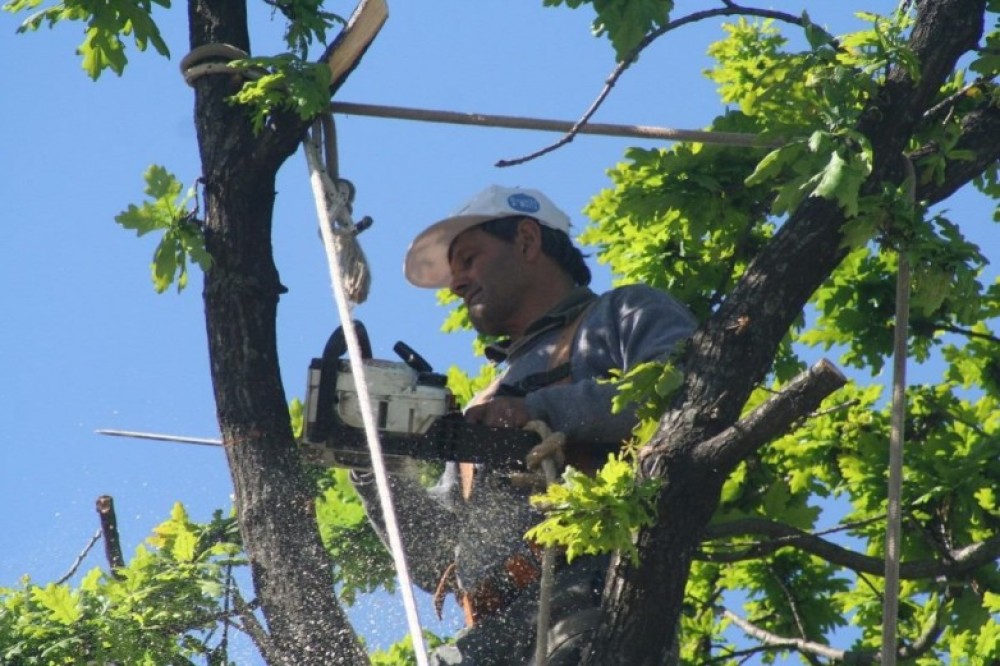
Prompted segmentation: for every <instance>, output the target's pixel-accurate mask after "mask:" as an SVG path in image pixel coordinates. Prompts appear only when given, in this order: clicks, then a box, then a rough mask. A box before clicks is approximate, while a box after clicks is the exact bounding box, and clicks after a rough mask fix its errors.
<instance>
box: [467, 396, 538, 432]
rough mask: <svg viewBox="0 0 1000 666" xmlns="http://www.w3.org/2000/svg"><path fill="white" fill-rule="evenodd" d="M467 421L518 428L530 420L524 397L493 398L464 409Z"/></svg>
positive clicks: (495, 426) (497, 426) (494, 426)
mask: <svg viewBox="0 0 1000 666" xmlns="http://www.w3.org/2000/svg"><path fill="white" fill-rule="evenodd" d="M465 420H466V421H468V422H469V423H482V424H483V425H487V426H491V427H493V428H520V427H521V426H523V425H524V424H525V423H527V422H528V421H530V420H531V417H530V416H528V409H527V408H526V407H525V406H524V398H510V397H500V398H493V399H491V400H488V401H487V402H484V403H482V404H480V405H474V406H472V407H469V408H468V409H467V410H466V411H465Z"/></svg>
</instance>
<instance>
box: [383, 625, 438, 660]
mask: <svg viewBox="0 0 1000 666" xmlns="http://www.w3.org/2000/svg"><path fill="white" fill-rule="evenodd" d="M443 643H444V641H443V640H441V638H440V637H439V636H437V635H435V634H433V633H431V632H430V631H427V630H426V629H425V630H424V645H425V646H426V647H427V649H428V650H432V649H434V648H436V647H437V646H439V645H442V644H443ZM370 657H371V660H372V666H409V664H415V663H417V655H416V653H415V652H414V650H413V642H412V641H411V640H410V637H409V636H407V637H405V638H402V639H400V640H399V641H397V642H395V643H393V644H392V645H390V646H389V647H388V648H387V649H385V650H375V651H374V652H372V653H371V655H370Z"/></svg>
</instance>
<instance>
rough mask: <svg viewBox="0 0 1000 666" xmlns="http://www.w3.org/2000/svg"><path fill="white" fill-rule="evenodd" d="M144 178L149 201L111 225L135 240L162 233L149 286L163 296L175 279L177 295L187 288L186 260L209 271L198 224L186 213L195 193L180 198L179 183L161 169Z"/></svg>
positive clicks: (155, 168) (153, 169)
mask: <svg viewBox="0 0 1000 666" xmlns="http://www.w3.org/2000/svg"><path fill="white" fill-rule="evenodd" d="M144 177H145V180H146V189H145V193H146V196H148V197H149V198H150V199H151V201H147V202H145V203H143V204H142V206H136V205H134V204H130V205H129V207H128V209H127V210H126V211H125V212H124V213H120V214H119V215H116V216H115V222H117V223H118V224H120V225H122V226H123V227H124V228H126V229H134V230H135V232H136V234H137V235H139V236H143V235H145V234H147V233H149V232H151V231H162V232H163V237H162V238H161V239H160V243H159V245H157V247H156V251H155V252H154V253H153V263H152V273H153V286H154V287H155V288H156V291H157V292H158V293H163V292H164V291H166V289H167V288H168V287H169V286H170V285H171V284H172V283H173V282H174V279H175V278H176V280H177V291H181V290H182V289H184V287H186V286H187V281H188V272H187V262H188V257H190V258H191V260H192V261H194V262H195V263H197V264H198V265H199V266H200V267H201V268H202V270H208V269H210V268H211V267H212V257H211V256H210V255H209V254H208V252H207V251H206V250H205V239H204V236H203V233H202V228H201V224H200V223H199V222H198V221H197V220H196V218H195V217H194V212H191V211H189V210H188V209H187V206H188V203H189V202H190V201H191V200H192V199H194V196H195V192H194V189H193V188H192V189H191V190H189V191H188V193H187V194H186V195H184V196H183V197H181V189H182V186H181V184H180V182H179V181H178V180H177V178H175V177H174V175H173V174H172V173H170V172H169V171H167V170H166V169H164V168H163V167H161V166H157V165H153V166H151V167H149V168H148V169H147V170H146V173H145V176H144Z"/></svg>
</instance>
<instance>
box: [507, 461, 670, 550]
mask: <svg viewBox="0 0 1000 666" xmlns="http://www.w3.org/2000/svg"><path fill="white" fill-rule="evenodd" d="M658 488H659V484H658V483H656V482H655V481H651V480H648V479H647V480H645V481H639V480H638V479H637V478H636V475H635V471H634V469H633V465H632V464H631V463H630V462H629V461H628V460H626V459H625V458H624V457H614V456H612V457H611V458H609V460H608V462H607V463H606V464H605V465H604V466H603V467H602V468H601V469H600V470H599V471H598V472H597V474H596V475H594V476H593V477H591V476H588V475H587V474H584V473H583V472H580V471H577V470H575V469H573V468H572V467H568V468H567V469H566V471H565V472H564V473H563V483H553V484H550V485H549V487H548V488H547V489H546V491H545V492H544V493H542V494H540V495H535V496H533V497H532V498H531V503H532V504H534V505H535V506H537V507H540V508H542V509H543V510H544V511H545V513H546V517H545V519H544V520H543V521H542V522H541V523H539V524H538V525H536V526H535V527H532V528H531V529H530V530H528V533H527V534H526V535H525V538H527V539H531V540H533V541H536V542H538V543H539V544H541V545H543V546H563V547H565V548H566V559H567V560H568V561H572V560H573V558H575V557H577V556H579V555H596V554H599V553H610V552H614V551H620V552H622V553H624V554H627V555H629V556H630V557H632V558H633V559H635V558H637V557H638V551H637V550H636V548H635V545H634V543H633V537H634V536H635V532H636V530H638V529H639V528H640V527H643V526H646V525H651V524H652V521H653V513H654V510H653V509H654V498H655V496H656V492H657V490H658Z"/></svg>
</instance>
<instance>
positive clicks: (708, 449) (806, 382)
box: [640, 360, 847, 471]
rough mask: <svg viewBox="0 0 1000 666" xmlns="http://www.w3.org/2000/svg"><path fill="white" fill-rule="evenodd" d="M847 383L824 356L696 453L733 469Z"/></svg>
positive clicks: (711, 463)
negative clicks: (823, 358)
mask: <svg viewBox="0 0 1000 666" xmlns="http://www.w3.org/2000/svg"><path fill="white" fill-rule="evenodd" d="M846 383H847V378H846V377H844V375H843V374H841V372H840V371H839V370H838V369H837V368H836V367H834V365H833V364H832V363H830V362H829V361H827V360H822V361H820V362H818V363H816V364H815V365H814V366H813V367H811V368H810V369H808V370H806V371H805V372H803V373H801V374H800V375H798V376H797V377H795V378H794V379H793V380H792V381H790V382H788V384H787V385H785V386H784V387H782V389H781V391H779V392H778V393H776V394H775V395H773V396H772V397H771V398H770V399H768V400H767V401H766V402H765V403H764V404H762V405H760V406H759V407H757V408H756V409H754V410H753V411H752V412H750V413H749V414H747V415H746V416H744V417H743V418H742V419H740V420H739V421H738V422H737V423H736V424H735V425H733V426H731V427H729V428H727V429H726V430H724V431H722V432H721V433H719V434H718V435H716V436H715V437H713V438H712V439H710V440H709V441H707V442H705V443H704V444H702V445H701V446H699V447H698V450H697V451H696V452H695V457H696V459H697V460H699V461H701V462H703V463H704V464H705V465H707V466H711V467H713V468H718V469H719V470H720V471H723V470H725V471H728V470H731V469H732V468H734V467H735V466H736V465H737V464H739V462H740V461H741V460H743V459H744V458H746V457H747V456H748V455H750V454H751V453H753V452H754V451H756V450H757V449H759V448H760V447H761V446H763V445H764V444H766V443H767V442H769V441H771V440H772V439H774V438H775V437H777V436H778V435H780V434H783V433H785V432H787V431H788V429H789V428H790V427H791V425H792V424H793V423H795V422H796V421H798V420H799V419H801V418H803V417H805V416H807V415H808V414H809V413H810V412H812V411H813V410H815V409H816V408H817V407H819V404H820V403H821V402H823V399H824V398H826V397H827V396H828V395H830V394H831V393H833V392H834V391H836V390H837V389H839V388H840V387H841V386H843V385H844V384H846ZM641 457H642V453H641V452H640V459H641Z"/></svg>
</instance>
